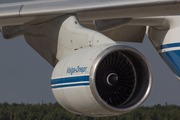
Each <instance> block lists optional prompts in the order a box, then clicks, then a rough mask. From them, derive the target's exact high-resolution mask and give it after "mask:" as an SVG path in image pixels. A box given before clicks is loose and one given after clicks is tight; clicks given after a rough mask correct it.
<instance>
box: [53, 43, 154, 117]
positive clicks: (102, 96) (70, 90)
mask: <svg viewBox="0 0 180 120" xmlns="http://www.w3.org/2000/svg"><path fill="white" fill-rule="evenodd" d="M151 85H152V74H151V69H150V66H149V64H148V62H147V60H146V59H145V57H144V56H143V55H142V54H141V53H139V52H138V51H137V50H135V49H134V48H131V47H129V46H125V45H120V44H113V45H101V46H95V47H89V48H84V49H80V50H76V51H74V52H72V53H71V54H69V55H67V56H66V57H64V58H63V59H61V60H60V61H59V62H58V64H57V65H56V67H55V69H54V71H53V74H52V81H51V87H52V91H53V94H54V96H55V98H56V100H57V101H58V102H59V103H60V104H61V105H62V106H63V107H64V108H65V109H67V110H68V111H70V112H72V113H75V114H82V115H86V116H93V117H102V116H113V115H120V114H123V113H127V112H130V111H131V110H134V109H135V108H137V107H138V106H140V105H141V104H142V103H143V102H144V101H145V100H146V98H147V97H148V95H149V93H150V89H151Z"/></svg>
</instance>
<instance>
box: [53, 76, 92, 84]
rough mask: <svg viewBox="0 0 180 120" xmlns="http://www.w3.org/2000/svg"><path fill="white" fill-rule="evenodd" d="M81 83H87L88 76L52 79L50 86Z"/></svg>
mask: <svg viewBox="0 0 180 120" xmlns="http://www.w3.org/2000/svg"><path fill="white" fill-rule="evenodd" d="M82 81H89V76H76V77H66V78H57V79H52V80H51V85H53V84H62V83H71V82H82Z"/></svg>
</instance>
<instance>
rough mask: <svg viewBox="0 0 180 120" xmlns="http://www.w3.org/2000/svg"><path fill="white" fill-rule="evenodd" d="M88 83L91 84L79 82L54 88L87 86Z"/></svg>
mask: <svg viewBox="0 0 180 120" xmlns="http://www.w3.org/2000/svg"><path fill="white" fill-rule="evenodd" d="M87 85H89V83H78V84H68V85H58V86H52V88H63V87H76V86H87Z"/></svg>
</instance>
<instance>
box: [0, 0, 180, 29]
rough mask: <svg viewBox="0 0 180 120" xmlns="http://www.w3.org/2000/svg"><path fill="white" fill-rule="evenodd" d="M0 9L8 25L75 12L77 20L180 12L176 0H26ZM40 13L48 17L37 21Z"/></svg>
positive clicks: (3, 23)
mask: <svg viewBox="0 0 180 120" xmlns="http://www.w3.org/2000/svg"><path fill="white" fill-rule="evenodd" d="M0 11H1V13H0V26H9V25H22V24H35V23H40V22H41V21H43V20H46V19H47V20H48V19H49V18H48V17H49V16H54V18H55V17H57V16H61V15H64V14H69V13H76V14H77V17H78V18H79V20H80V21H86V20H98V19H114V18H133V17H145V16H157V15H176V14H179V13H180V1H177V0H136V1H134V0H128V1H127V0H121V1H119V0H91V1H83V0H70V1H62V0H61V1H59V0H58V1H57V0H56V1H55V0H54V1H50V2H49V1H30V2H19V3H10V4H1V5H0ZM40 16H46V17H47V16H48V17H47V18H46V19H42V20H40V21H39V19H40V18H39V17H40ZM37 18H38V20H37ZM12 21H13V22H12ZM32 21H33V22H32ZM37 21H38V22H37Z"/></svg>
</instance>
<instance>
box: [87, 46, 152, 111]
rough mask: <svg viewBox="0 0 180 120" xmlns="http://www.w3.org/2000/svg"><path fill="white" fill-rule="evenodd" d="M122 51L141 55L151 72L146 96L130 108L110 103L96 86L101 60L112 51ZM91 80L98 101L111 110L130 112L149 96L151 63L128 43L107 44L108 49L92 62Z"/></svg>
mask: <svg viewBox="0 0 180 120" xmlns="http://www.w3.org/2000/svg"><path fill="white" fill-rule="evenodd" d="M118 50H119V51H121V52H124V51H129V52H133V53H135V54H137V55H139V56H141V58H142V59H143V60H144V61H145V63H146V65H147V66H148V73H149V84H148V88H147V90H146V92H145V94H144V96H143V97H142V98H141V100H140V101H139V102H138V103H137V104H135V105H133V106H131V107H128V108H121V107H120V108H117V107H113V106H111V105H108V104H107V103H106V102H105V101H104V100H103V99H102V98H101V97H100V96H99V93H98V91H97V88H96V83H95V79H96V74H94V73H96V70H97V67H98V65H99V64H100V62H101V61H102V60H103V59H104V58H105V57H106V56H107V55H108V54H110V53H113V52H115V51H118ZM89 82H90V89H91V92H92V94H93V96H94V98H95V99H96V101H97V102H98V103H99V104H100V105H101V106H102V107H103V108H105V109H107V110H109V111H112V112H121V113H126V112H129V111H131V110H133V109H135V108H137V107H139V106H140V105H141V104H142V103H143V102H144V101H145V100H146V99H147V97H148V95H149V93H150V90H151V87H152V72H151V68H150V65H149V63H148V62H147V60H146V58H145V57H144V56H143V55H142V54H141V53H139V52H138V51H137V50H136V49H134V48H132V47H130V46H126V45H122V44H112V45H109V46H106V49H105V50H103V51H102V52H100V54H99V55H98V56H97V57H96V59H95V60H94V62H93V64H92V67H91V70H90V75H89Z"/></svg>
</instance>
